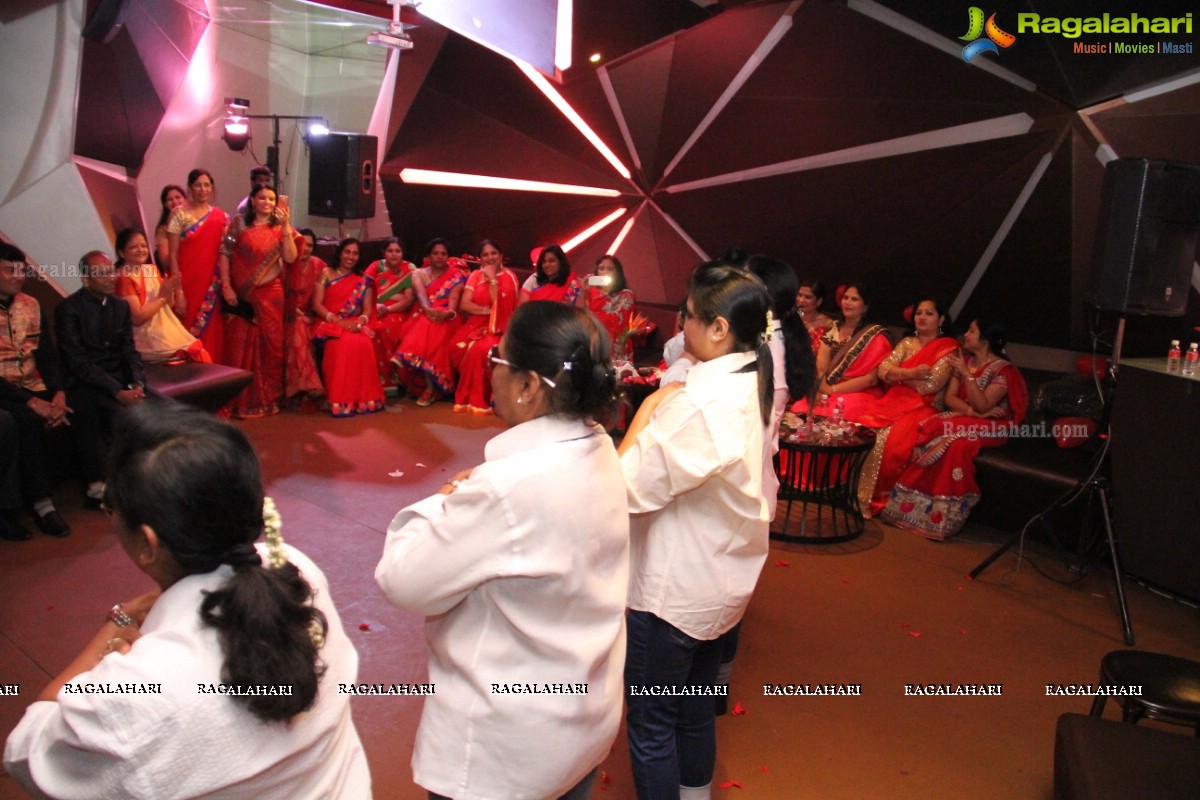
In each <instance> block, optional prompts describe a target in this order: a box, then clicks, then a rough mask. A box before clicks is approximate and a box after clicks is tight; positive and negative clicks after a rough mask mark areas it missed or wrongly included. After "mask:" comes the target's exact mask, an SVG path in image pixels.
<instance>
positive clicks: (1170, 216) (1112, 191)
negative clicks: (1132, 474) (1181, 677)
mask: <svg viewBox="0 0 1200 800" xmlns="http://www.w3.org/2000/svg"><path fill="white" fill-rule="evenodd" d="M1198 234H1200V167H1197V166H1195V165H1191V164H1179V163H1174V162H1170V161H1160V160H1154V159H1148V158H1120V159H1116V160H1115V161H1111V162H1109V163H1108V165H1107V167H1106V168H1105V171H1104V185H1103V188H1102V189H1101V193H1100V217H1099V224H1098V226H1097V229H1096V249H1095V254H1094V258H1093V261H1092V274H1091V285H1090V290H1089V292H1088V302H1089V304H1090V305H1092V306H1093V307H1095V308H1097V309H1100V310H1104V311H1115V312H1117V313H1118V314H1119V315H1120V317H1119V321H1118V323H1117V334H1116V338H1115V340H1114V342H1113V357H1112V365H1111V375H1112V379H1113V389H1114V390H1115V387H1116V377H1117V370H1118V368H1119V366H1120V363H1121V345H1122V342H1123V341H1124V338H1125V318H1126V316H1128V315H1130V314H1134V315H1139V316H1162V317H1180V316H1183V314H1184V312H1186V310H1187V299H1188V288H1189V287H1190V286H1191V276H1192V265H1193V263H1194V262H1195V260H1196V241H1197V236H1198ZM1111 413H1112V395H1111V393H1110V394H1109V396H1108V397H1106V398H1105V402H1104V413H1103V417H1102V419H1101V422H1100V426H1099V427H1100V430H1102V431H1103V432H1104V441H1103V444H1102V445H1101V447H1100V450H1099V452H1098V453H1097V455H1096V458H1095V459H1093V461H1092V463H1091V464H1090V465H1089V467H1088V471H1087V474H1086V475H1084V476H1082V477H1081V478H1080V480H1079V481H1078V482H1077V483H1076V484H1075V486H1073V487H1072V488H1071V489H1070V490H1068V491H1067V492H1066V493H1065V494H1063V495H1062V497H1060V498H1059V499H1058V500H1056V501H1055V502H1054V503H1053V504H1052V505H1051V506H1050V507H1049V508H1047V509H1046V510H1044V511H1042V512H1041V513H1040V514H1038V515H1037V516H1036V517H1034V518H1033V519H1031V520H1030V521H1029V523H1028V524H1026V525H1025V527H1024V528H1022V529H1021V531H1020V532H1019V533H1018V534H1016V535H1015V536H1013V537H1012V538H1011V539H1009V540H1008V541H1007V542H1005V543H1004V544H1002V545H1001V546H1000V547H999V548H998V549H997V550H996V551H995V552H993V553H992V554H991V555H990V556H988V557H987V558H986V559H984V560H983V561H982V562H980V563H979V565H978V566H976V567H975V569H973V570H972V571H971V573H970V576H971V577H972V578H975V577H977V576H978V575H979V573H981V572H983V571H984V570H985V569H987V568H988V566H990V565H991V564H992V562H994V561H995V560H996V559H997V558H999V557H1000V556H1001V555H1002V554H1004V553H1005V552H1007V551H1008V550H1010V549H1011V548H1012V547H1014V546H1016V545H1017V544H1018V543H1019V542H1021V540H1022V539H1023V537H1024V535H1025V531H1026V530H1028V529H1029V527H1030V525H1032V524H1033V523H1034V522H1038V521H1040V522H1042V523H1043V524H1046V518H1047V517H1048V516H1049V515H1050V514H1052V513H1053V512H1054V511H1056V510H1058V509H1060V508H1063V507H1065V506H1067V505H1069V504H1071V503H1073V502H1075V501H1076V500H1078V499H1079V498H1081V497H1086V498H1087V505H1088V515H1087V518H1086V519H1087V520H1088V521H1089V522H1090V520H1091V518H1092V511H1093V509H1098V510H1099V515H1100V520H1101V522H1102V523H1103V526H1104V534H1105V536H1104V538H1105V540H1106V541H1107V544H1108V553H1109V557H1110V558H1111V559H1112V567H1113V579H1114V581H1115V583H1116V592H1117V602H1118V604H1119V606H1120V613H1121V622H1122V625H1123V628H1124V634H1125V644H1127V645H1129V646H1133V644H1134V636H1133V625H1132V623H1131V622H1130V620H1129V605H1128V603H1127V602H1126V600H1125V587H1124V583H1123V580H1122V576H1121V562H1120V560H1119V558H1118V556H1117V540H1116V537H1115V536H1114V534H1113V525H1112V512H1111V507H1112V497H1111V494H1112V486H1111V484H1110V482H1109V479H1108V473H1109V470H1108V454H1109V448H1110V446H1111V444H1112V431H1111V430H1110V429H1109V421H1110V417H1111ZM1085 524H1086V523H1085Z"/></svg>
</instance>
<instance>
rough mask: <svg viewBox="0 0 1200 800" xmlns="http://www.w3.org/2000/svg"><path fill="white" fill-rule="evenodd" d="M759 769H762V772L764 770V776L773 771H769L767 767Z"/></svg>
mask: <svg viewBox="0 0 1200 800" xmlns="http://www.w3.org/2000/svg"><path fill="white" fill-rule="evenodd" d="M759 769H761V770H762V772H763V774H764V775H766V774H767V773H768V772H770V771H771V770H769V769H768V768H766V767H759Z"/></svg>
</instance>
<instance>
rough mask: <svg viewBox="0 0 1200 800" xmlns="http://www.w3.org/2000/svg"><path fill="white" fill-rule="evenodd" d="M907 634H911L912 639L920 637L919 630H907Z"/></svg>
mask: <svg viewBox="0 0 1200 800" xmlns="http://www.w3.org/2000/svg"><path fill="white" fill-rule="evenodd" d="M908 635H909V636H911V637H913V638H914V639H920V638H921V632H920V631H909V632H908Z"/></svg>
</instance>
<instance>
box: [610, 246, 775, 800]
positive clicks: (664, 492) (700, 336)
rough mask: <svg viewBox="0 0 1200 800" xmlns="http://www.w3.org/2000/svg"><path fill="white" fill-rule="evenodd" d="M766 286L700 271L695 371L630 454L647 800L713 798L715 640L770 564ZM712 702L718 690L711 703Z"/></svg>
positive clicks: (635, 639) (637, 435)
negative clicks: (665, 692)
mask: <svg viewBox="0 0 1200 800" xmlns="http://www.w3.org/2000/svg"><path fill="white" fill-rule="evenodd" d="M769 308H770V299H769V297H768V295H767V291H766V289H765V288H764V287H763V284H762V282H761V281H759V280H758V278H756V277H754V276H752V275H748V274H746V273H744V272H741V271H739V270H738V269H736V268H734V267H732V266H729V265H726V264H721V263H715V264H706V265H703V266H701V267H700V268H698V269H697V270H696V272H695V273H694V274H693V275H692V279H691V285H690V286H689V290H688V299H687V309H686V312H687V313H686V316H685V318H684V323H683V334H684V339H685V342H686V349H687V352H689V353H691V354H692V355H694V356H695V357H696V358H697V359H698V360H699V363H697V364H696V366H694V367H693V368H692V369H691V371H690V372H689V373H688V377H687V382H686V383H684V384H678V383H675V384H670V385H668V386H666V387H663V388H662V389H659V390H658V391H657V392H655V393H654V394H653V395H651V396H650V397H649V398H647V399H646V401H645V402H644V403H643V404H642V407H641V408H640V409H639V410H638V413H637V414H636V415H635V416H634V418H633V422H632V423H630V426H629V431H628V432H627V433H626V435H625V439H624V441H622V442H621V446H620V448H619V451H618V452H620V453H621V467H622V469H623V471H624V473H625V483H626V488H627V492H628V498H629V512H630V515H631V517H630V584H629V603H628V605H629V611H628V614H627V620H626V621H627V627H628V631H629V635H628V650H627V654H626V662H625V682H626V684H627V685H628V686H629V698H628V709H627V712H626V727H627V731H628V737H629V750H630V760H631V761H632V763H633V777H634V785H635V787H636V788H637V794H638V798H639V800H659V799H660V798H683V799H684V800H690V799H691V798H708V797H709V796H710V784H711V781H712V773H713V765H714V763H715V761H716V749H717V740H716V726H715V708H714V703H713V697H712V696H711V695H710V694H704V693H700V694H698V695H696V696H682V697H681V696H662V695H661V694H660V693H657V692H655V693H651V692H650V691H646V692H642V691H640V690H641V689H642V688H643V687H646V688H647V689H650V688H651V687H658V686H697V687H711V686H713V685H714V684H715V683H716V677H717V669H718V662H719V661H720V656H721V645H720V642H719V637H720V636H721V635H722V634H724V633H725V632H727V631H729V630H730V629H732V628H733V627H734V626H735V625H736V624H737V623H738V622H739V621H740V620H741V618H742V615H743V614H744V613H745V611H746V606H747V604H748V603H749V602H750V595H751V593H753V591H754V586H755V584H756V583H757V582H758V575H759V573H760V572H761V571H762V565H763V562H764V561H765V560H766V557H767V525H768V524H769V521H770V517H771V511H770V506H769V504H768V503H767V500H766V498H765V497H764V495H763V462H764V456H763V437H764V435H765V432H766V428H767V426H768V424H769V423H770V419H771V409H772V400H773V397H774V392H775V388H774V378H773V372H774V367H773V364H772V359H771V350H770V344H769V341H770V334H771V332H770V330H769V329H768V321H767V311H768V309H769ZM710 691H711V690H710Z"/></svg>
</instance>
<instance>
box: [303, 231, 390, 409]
mask: <svg viewBox="0 0 1200 800" xmlns="http://www.w3.org/2000/svg"><path fill="white" fill-rule="evenodd" d="M334 261H335V263H336V264H337V267H336V268H335V267H326V268H325V271H324V272H323V273H321V278H320V280H318V281H317V286H316V289H315V290H314V291H313V302H312V305H313V313H314V314H315V315H316V317H317V318H318V319H320V320H322V322H321V323H320V324H318V325H317V327H316V328H315V329H314V330H313V338H314V340H316V341H318V342H320V343H321V344H322V346H323V351H324V355H323V357H322V359H321V371H322V373H323V374H324V375H325V394H326V395H327V396H328V398H329V410H330V413H332V414H333V416H335V417H352V416H354V415H355V414H373V413H374V412H376V411H382V410H383V408H384V406H385V404H386V401H385V399H384V395H383V384H382V383H380V382H379V371H378V370H377V369H376V367H375V345H374V344H372V342H371V336H372V335H373V333H374V332H373V331H372V330H371V329H370V328H369V327H367V326H368V324H369V323H370V320H371V314H372V312H373V311H374V310H375V287H374V286H373V285H372V281H371V279H370V278H369V277H367V275H365V274H364V273H365V269H364V268H360V267H359V266H358V240H357V239H343V240H342V241H341V242H339V243H338V247H337V251H336V252H335V254H334Z"/></svg>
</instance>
